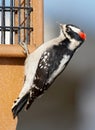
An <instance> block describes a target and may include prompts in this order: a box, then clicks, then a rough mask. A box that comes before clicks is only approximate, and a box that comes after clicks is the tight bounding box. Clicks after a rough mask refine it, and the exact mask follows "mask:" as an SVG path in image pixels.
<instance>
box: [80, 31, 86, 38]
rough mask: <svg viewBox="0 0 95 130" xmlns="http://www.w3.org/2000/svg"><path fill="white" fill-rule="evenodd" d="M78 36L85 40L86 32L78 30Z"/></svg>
mask: <svg viewBox="0 0 95 130" xmlns="http://www.w3.org/2000/svg"><path fill="white" fill-rule="evenodd" d="M79 36H80V37H81V38H82V39H83V40H86V34H85V33H84V32H79Z"/></svg>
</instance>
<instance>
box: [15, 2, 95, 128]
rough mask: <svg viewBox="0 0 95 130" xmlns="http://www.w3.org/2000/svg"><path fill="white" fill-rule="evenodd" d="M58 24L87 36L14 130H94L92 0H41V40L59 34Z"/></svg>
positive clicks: (94, 30) (94, 29)
mask: <svg viewBox="0 0 95 130" xmlns="http://www.w3.org/2000/svg"><path fill="white" fill-rule="evenodd" d="M57 22H59V23H71V24H74V25H77V26H79V27H80V28H81V29H83V30H84V32H86V34H87V40H86V42H85V43H84V44H83V45H82V46H81V47H80V48H79V49H78V51H77V52H76V53H75V55H74V57H73V58H72V60H71V62H70V63H69V65H68V67H67V68H66V70H65V71H64V72H63V73H62V74H61V75H60V76H59V77H58V79H57V80H56V81H55V83H54V84H53V85H52V86H51V88H50V89H49V90H48V91H47V92H46V93H45V94H44V95H43V96H42V98H40V99H37V100H36V101H35V102H34V103H33V105H32V106H31V108H30V109H29V111H27V112H21V113H20V115H19V121H18V124H17V130H95V1H94V0H79V1H76V0H52V1H51V0H44V40H45V41H48V40H50V39H52V38H54V37H56V36H58V35H59V26H58V24H57Z"/></svg>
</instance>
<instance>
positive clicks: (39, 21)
mask: <svg viewBox="0 0 95 130" xmlns="http://www.w3.org/2000/svg"><path fill="white" fill-rule="evenodd" d="M31 5H32V7H33V12H32V14H31V18H30V19H31V25H33V30H34V31H33V33H31V39H30V45H29V49H30V51H31V52H32V51H33V50H34V49H36V47H35V45H37V46H39V45H40V44H42V43H43V7H42V6H43V0H37V1H36V0H31ZM16 35H17V34H16ZM15 40H16V41H15V45H0V130H16V124H17V118H16V119H15V120H14V119H13V117H12V112H11V107H12V104H13V101H14V100H15V98H17V96H18V94H19V92H20V90H21V89H22V85H23V79H24V60H25V55H24V54H23V50H22V48H21V47H20V46H19V45H18V43H17V41H18V40H17V36H16V39H15Z"/></svg>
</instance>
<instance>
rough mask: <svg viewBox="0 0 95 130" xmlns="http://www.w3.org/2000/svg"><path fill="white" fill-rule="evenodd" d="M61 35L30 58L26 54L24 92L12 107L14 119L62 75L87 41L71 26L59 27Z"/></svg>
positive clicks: (37, 50)
mask: <svg viewBox="0 0 95 130" xmlns="http://www.w3.org/2000/svg"><path fill="white" fill-rule="evenodd" d="M59 26H60V35H59V36H58V37H56V38H54V39H52V40H50V41H48V42H45V43H44V44H42V45H41V46H40V47H38V48H37V49H36V50H35V51H34V52H32V53H31V54H29V53H28V49H27V45H26V44H24V43H23V44H22V46H23V48H24V50H25V51H26V53H27V57H26V60H25V79H24V85H23V88H22V90H21V92H20V94H19V96H18V98H17V99H16V100H15V101H14V104H13V106H12V113H13V118H15V117H16V116H17V115H18V114H19V112H20V111H21V110H22V108H23V107H24V106H25V109H26V110H27V109H28V108H29V107H30V106H31V104H32V103H33V102H34V100H35V99H36V98H37V97H39V96H40V95H41V94H43V93H44V92H45V91H46V90H47V89H48V88H49V87H50V86H51V84H52V83H53V82H54V80H55V79H56V78H57V77H58V76H59V75H60V74H61V73H62V72H63V70H64V69H65V68H66V66H67V64H68V63H69V61H70V60H71V58H72V56H73V54H74V53H75V51H76V50H77V48H79V47H80V45H82V43H83V42H84V41H85V40H86V34H85V33H84V32H83V31H82V30H81V29H80V28H79V27H77V26H75V25H72V24H60V25H59Z"/></svg>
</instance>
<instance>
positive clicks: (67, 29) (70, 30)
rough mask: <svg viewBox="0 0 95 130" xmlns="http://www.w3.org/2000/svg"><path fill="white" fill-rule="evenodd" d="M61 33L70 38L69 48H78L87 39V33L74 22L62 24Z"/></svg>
mask: <svg viewBox="0 0 95 130" xmlns="http://www.w3.org/2000/svg"><path fill="white" fill-rule="evenodd" d="M60 27H61V33H62V34H61V35H64V36H65V38H66V39H68V40H70V44H69V49H71V50H74V49H77V48H78V47H79V46H80V45H81V44H82V43H83V42H84V41H85V39H86V35H85V33H84V32H83V31H82V30H81V29H80V28H79V27H77V26H75V25H72V24H64V25H63V24H60Z"/></svg>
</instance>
